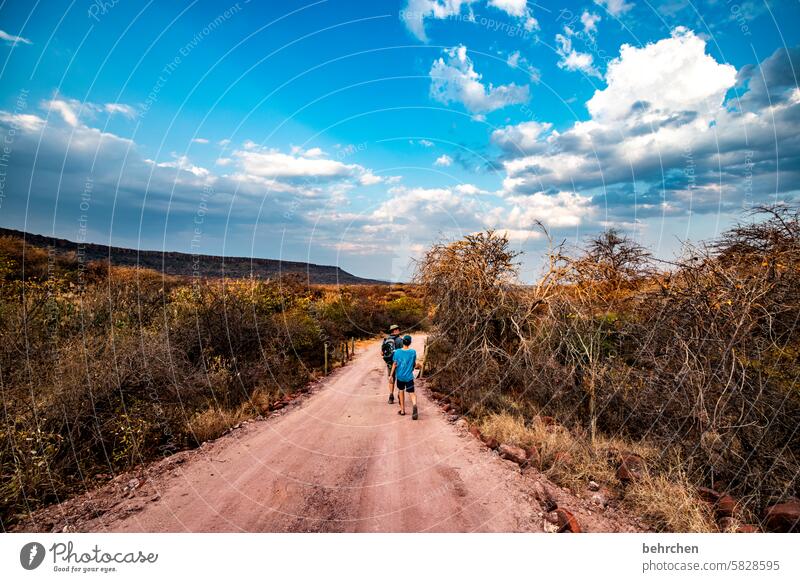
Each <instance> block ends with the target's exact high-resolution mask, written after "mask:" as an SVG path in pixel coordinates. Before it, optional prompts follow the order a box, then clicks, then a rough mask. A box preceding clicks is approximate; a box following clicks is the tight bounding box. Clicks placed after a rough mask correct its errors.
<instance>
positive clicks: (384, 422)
mask: <svg viewBox="0 0 800 582" xmlns="http://www.w3.org/2000/svg"><path fill="white" fill-rule="evenodd" d="M422 341H423V338H422V337H421V336H418V338H417V341H416V342H415V344H416V345H415V347H416V348H417V350H418V353H422V345H420V344H421V343H422ZM314 392H315V393H314V394H312V395H311V396H309V397H308V398H305V399H304V400H303V401H302V402H300V403H298V404H297V405H294V406H292V407H290V408H287V409H285V410H284V411H282V413H281V414H280V415H279V416H276V417H275V418H270V419H267V420H264V421H261V422H253V423H250V424H248V425H247V426H245V427H243V428H241V429H239V430H236V431H234V432H232V433H230V434H228V435H226V436H225V437H223V438H221V439H218V440H217V441H214V442H213V443H207V444H206V445H205V446H203V447H202V448H201V449H198V450H195V451H189V452H186V453H180V454H179V455H175V456H174V457H170V458H168V459H165V460H164V461H160V462H159V463H158V464H156V465H154V466H151V467H150V468H149V469H148V470H147V471H146V472H145V473H143V474H141V475H140V477H139V478H136V479H130V483H129V485H127V486H125V487H124V489H123V490H122V491H121V490H120V487H119V486H116V487H114V486H112V485H108V486H106V487H104V488H103V489H104V490H97V491H94V492H90V493H88V494H85V495H83V496H81V497H79V498H76V499H73V500H70V501H68V502H66V503H64V504H62V507H59V506H56V507H55V508H52V509H51V510H50V513H49V515H50V518H49V521H50V522H52V523H47V522H46V523H45V524H44V525H43V524H42V523H41V518H40V520H39V523H38V524H37V523H35V522H32V523H31V524H28V526H27V527H26V528H25V529H38V530H40V531H41V529H43V528H48V529H49V528H50V527H52V528H53V529H55V530H56V531H61V529H62V525H61V523H65V524H68V525H65V526H64V528H65V529H66V531H76V530H77V531H125V532H183V531H191V532H222V531H231V532H239V531H245V532H298V531H334V532H339V531H347V532H352V531H382V532H387V531H388V532H426V531H448V532H472V531H482V532H483V531H545V530H546V529H547V526H548V524H547V523H546V522H545V521H544V519H543V518H542V513H541V511H542V509H541V507H540V506H539V504H538V503H537V502H536V499H535V498H534V496H533V494H532V485H533V482H534V481H536V480H539V481H541V480H542V479H543V477H542V476H541V475H539V474H538V473H536V472H535V471H532V470H531V471H530V472H529V473H534V475H531V474H521V473H520V470H519V469H518V468H517V467H516V465H513V464H512V463H510V462H509V461H504V460H502V459H500V458H499V457H498V456H497V454H496V453H493V452H492V451H490V450H489V449H487V448H486V447H485V446H483V445H482V444H481V443H480V441H479V440H477V439H475V438H474V437H472V435H470V434H469V433H468V432H466V430H464V429H463V428H459V427H456V426H455V425H453V424H451V423H449V422H447V420H446V419H445V416H444V414H443V413H442V412H441V411H440V410H439V409H438V407H437V406H436V405H435V404H434V403H433V402H432V401H431V400H430V399H429V398H428V397H427V396H426V395H425V390H424V389H423V390H419V389H418V394H419V404H420V406H419V409H420V419H419V420H417V421H413V420H412V419H411V414H410V407H409V414H408V415H407V416H399V415H398V414H397V409H398V407H397V405H396V404H395V405H389V404H388V403H387V388H386V370H385V366H384V364H383V362H382V360H381V358H380V355H379V345H378V342H374V343H371V344H370V345H369V346H368V347H365V348H362V349H361V350H360V352H359V353H357V355H356V357H355V358H354V360H353V361H352V362H351V363H349V364H348V365H347V366H345V367H343V368H340V369H338V370H336V371H335V372H334V373H333V374H331V375H330V376H329V377H328V378H326V379H325V380H324V381H323V382H322V383H321V386H320V387H319V388H318V389H317V390H315V391H314ZM128 478H129V477H124V479H126V480H127V479H128ZM115 481H116V480H115ZM555 489H556V490H558V488H555ZM126 491H127V493H126ZM558 491H559V494H560V495H562V496H565V495H567V494H566V493H564V492H563V491H560V490H558ZM580 501H582V500H580ZM570 502H574V504H575V505H577V506H578V509H577V513H578V514H580V511H583V515H584V516H585V517H586V520H589V519H591V518H589V515H591V514H592V511H591V510H590V509H587V508H586V507H584V508H583V509H581V506H580V502H579V501H578V500H577V499H576V500H571V501H570ZM587 507H588V506H587ZM59 511H61V517H60V518H59V516H58V513H59ZM587 511H588V514H587ZM54 512H55V513H54ZM581 519H584V518H583V517H581ZM594 519H595V521H597V520H598V519H600V518H599V516H596V515H595V516H594ZM597 524H598V525H596V526H595V527H594V528H593V529H594V531H599V530H604V531H618V530H629V529H632V528H631V526H629V525H626V524H620V523H616V522H614V521H613V520H611V519H605V518H603V519H601V520H600V521H599V522H597Z"/></svg>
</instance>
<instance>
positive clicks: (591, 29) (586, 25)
mask: <svg viewBox="0 0 800 582" xmlns="http://www.w3.org/2000/svg"><path fill="white" fill-rule="evenodd" d="M598 22H600V15H599V14H594V13H591V12H589V11H588V10H584V11H583V14H581V24H583V32H585V33H586V34H588V35H590V36H592V35H594V33H595V32H597V23H598Z"/></svg>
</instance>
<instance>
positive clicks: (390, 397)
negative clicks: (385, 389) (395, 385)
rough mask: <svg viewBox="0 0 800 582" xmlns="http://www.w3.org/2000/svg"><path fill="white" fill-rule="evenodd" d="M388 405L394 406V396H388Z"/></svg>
mask: <svg viewBox="0 0 800 582" xmlns="http://www.w3.org/2000/svg"><path fill="white" fill-rule="evenodd" d="M389 404H394V394H389Z"/></svg>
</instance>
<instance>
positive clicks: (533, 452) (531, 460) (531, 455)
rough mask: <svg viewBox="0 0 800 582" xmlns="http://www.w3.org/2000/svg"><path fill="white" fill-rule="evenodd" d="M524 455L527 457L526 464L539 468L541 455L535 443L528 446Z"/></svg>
mask: <svg viewBox="0 0 800 582" xmlns="http://www.w3.org/2000/svg"><path fill="white" fill-rule="evenodd" d="M525 456H526V457H527V458H528V465H530V466H532V467H536V468H537V469H541V467H542V455H541V453H540V452H539V449H538V448H536V446H535V445H532V446H530V447H528V450H527V451H525Z"/></svg>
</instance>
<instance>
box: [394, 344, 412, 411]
mask: <svg viewBox="0 0 800 582" xmlns="http://www.w3.org/2000/svg"><path fill="white" fill-rule="evenodd" d="M393 360H394V361H393V364H392V373H393V374H394V376H395V377H396V378H397V396H398V398H399V399H400V410H398V411H397V414H400V415H402V416H405V414H406V399H405V395H406V392H407V393H408V394H409V396H411V405H412V407H413V408H412V409H411V418H412V419H413V420H417V418H419V414H418V413H417V395H416V393H415V392H414V368H415V366H416V364H417V352H416V350H413V349H412V348H411V336H410V335H407V336H405V337H403V349H400V350H395V352H394V356H393Z"/></svg>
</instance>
